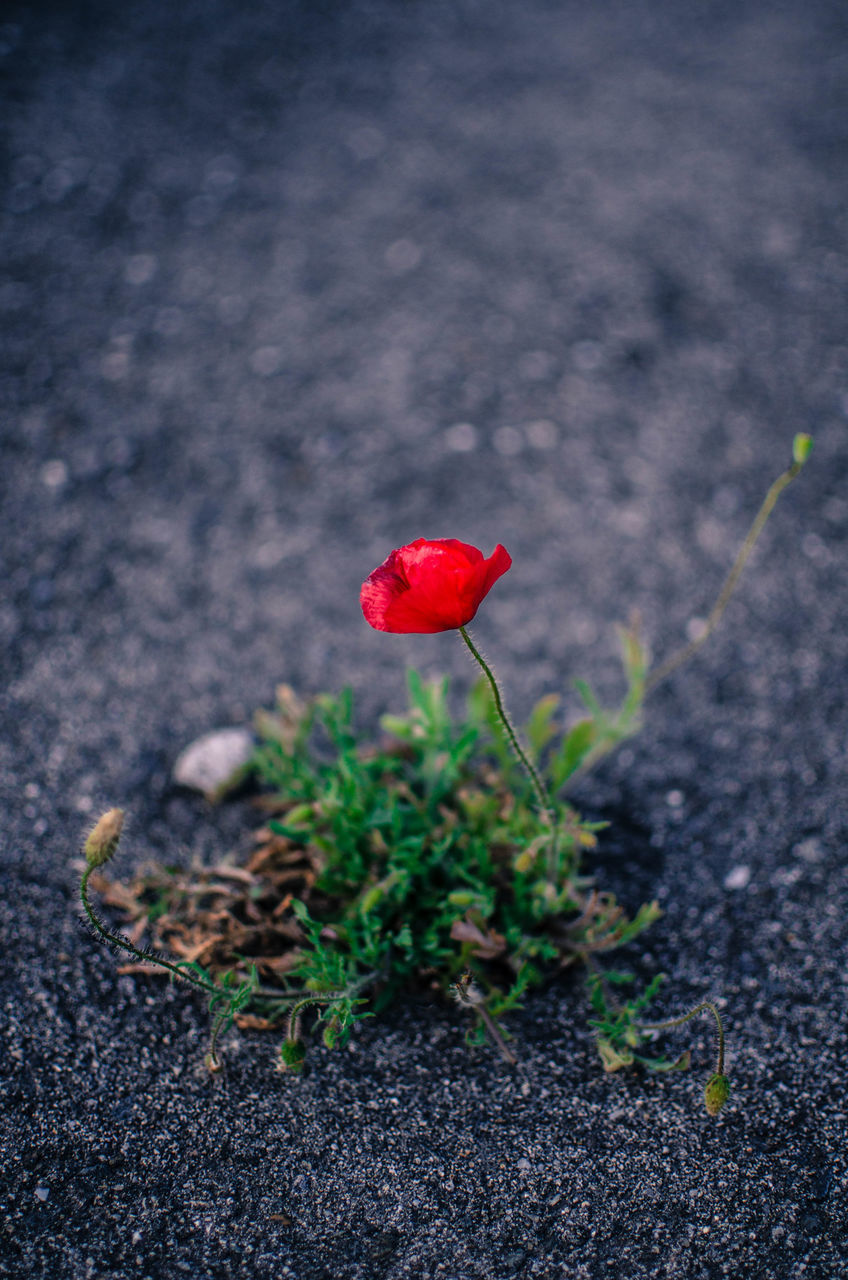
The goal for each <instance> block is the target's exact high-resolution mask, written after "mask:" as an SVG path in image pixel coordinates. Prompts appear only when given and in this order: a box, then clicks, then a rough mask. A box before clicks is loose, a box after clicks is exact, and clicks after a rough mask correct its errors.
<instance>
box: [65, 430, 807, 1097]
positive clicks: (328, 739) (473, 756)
mask: <svg viewBox="0 0 848 1280" xmlns="http://www.w3.org/2000/svg"><path fill="white" fill-rule="evenodd" d="M809 448H810V440H809V437H807V436H798V437H796V440H795V443H794V457H793V463H792V466H791V467H790V468H789V469H788V470H787V471H786V472H784V473H783V475H782V476H781V477H779V478H778V480H777V481H775V483H774V485H772V487H771V489H770V490H769V493H768V495H767V497H766V500H765V502H764V503H763V506H762V508H761V510H760V512H759V514H758V516H757V519H756V520H755V522H754V524H753V526H752V529H751V532H750V533H749V535H748V538H747V539H746V542H745V544H744V546H743V548H742V550H741V551H740V554H739V556H738V557H737V561H736V563H735V564H734V566H733V569H732V570H731V573H730V575H729V577H728V579H727V582H726V583H725V587H724V589H723V591H722V593H721V595H720V596H719V599H718V600H717V602H716V605H715V607H714V608H713V610H712V612H711V614H710V616H709V618H708V621H707V625H706V627H705V628H704V630H703V632H702V634H701V636H700V637H699V638H698V640H696V641H693V642H691V643H690V644H688V645H687V646H685V648H684V649H683V650H680V651H679V653H678V654H676V655H672V657H671V658H670V659H669V660H668V661H666V662H665V663H664V664H662V666H661V667H659V668H657V669H656V670H655V671H654V672H653V673H651V672H650V671H649V664H648V655H647V652H646V649H645V646H644V644H643V643H642V641H641V638H640V635H639V631H638V626H637V625H636V624H635V623H634V624H631V626H629V627H628V628H626V629H622V630H621V633H620V639H621V654H622V662H623V668H624V675H625V681H626V691H625V694H624V697H623V699H622V702H621V704H620V705H619V706H618V707H616V708H613V709H607V708H604V707H602V706H601V704H600V702H599V700H598V699H597V697H596V696H595V694H594V692H593V691H592V689H591V688H590V687H589V686H588V685H587V684H586V683H585V682H583V681H578V682H577V690H578V693H579V694H580V697H581V699H582V701H583V704H584V708H585V714H584V716H583V717H582V718H581V719H580V720H579V721H578V723H577V724H575V725H573V726H572V727H571V728H570V729H568V730H567V731H563V730H562V729H560V728H558V727H557V724H556V721H555V716H556V712H557V708H558V705H559V698H558V697H557V696H556V695H554V694H548V695H546V696H544V697H543V698H541V699H540V701H539V702H538V703H537V704H536V706H535V707H534V708H533V711H532V713H531V715H530V717H529V720H528V722H527V724H526V725H524V726H523V729H522V731H521V732H520V733H519V732H517V731H516V729H515V727H514V726H513V724H512V722H511V721H510V719H509V717H508V715H507V713H506V710H505V707H504V705H503V700H502V696H501V693H500V689H499V686H498V684H497V682H496V680H495V677H494V674H493V672H492V670H491V668H490V667H489V665H488V663H487V662H486V660H485V659H484V658H483V656H482V654H481V653H480V652H479V650H478V649H477V647H476V645H475V643H474V641H473V640H472V639H471V636H470V635H469V633H468V631H467V629H466V627H467V623H468V622H469V621H470V620H471V618H472V617H473V616H474V614H475V613H476V610H477V607H478V605H479V604H480V602H481V600H482V599H483V598H484V597H485V595H486V594H487V593H488V591H489V589H490V588H491V586H492V585H493V583H494V582H495V581H496V579H497V578H498V577H500V575H501V574H503V573H505V572H506V571H507V569H508V568H509V567H510V563H511V561H510V558H509V556H508V554H507V553H506V551H505V550H504V548H503V547H498V548H496V550H495V552H494V553H493V554H492V556H491V557H489V559H488V560H486V559H484V558H483V556H482V554H481V553H480V552H479V551H477V549H476V548H473V547H468V546H467V545H466V544H463V543H459V542H457V541H456V540H453V539H447V540H443V541H441V542H428V541H427V540H425V539H419V540H418V541H417V542H415V543H411V544H410V545H409V546H408V547H404V548H400V549H399V550H397V551H394V552H392V553H391V555H390V557H389V558H388V559H387V561H386V562H385V564H384V565H382V566H380V567H379V569H377V570H375V571H374V573H373V574H372V575H371V576H370V577H369V579H367V580H366V582H365V583H364V584H363V588H362V606H363V612H364V613H365V616H366V619H367V620H368V621H369V622H370V623H371V625H372V626H374V627H375V628H376V629H378V630H381V631H396V632H414V631H428V632H435V631H445V630H454V629H455V630H458V631H459V633H460V636H461V638H462V640H463V641H464V643H465V644H466V646H467V648H468V650H469V651H470V653H471V655H472V657H473V658H474V659H475V661H476V662H477V663H478V664H479V666H480V668H481V671H482V675H481V677H480V679H479V680H478V682H477V683H476V684H475V685H474V686H473V687H472V688H471V690H470V692H469V693H468V696H467V699H466V704H465V709H464V713H463V715H461V716H460V717H458V718H457V717H455V716H453V715H452V714H451V712H450V709H449V687H448V680H447V678H443V679H441V680H434V681H425V680H423V679H422V678H421V676H420V675H419V674H418V672H416V671H414V670H410V671H409V672H408V675H407V684H408V690H409V706H408V709H407V711H406V713H405V714H403V715H385V716H383V717H382V720H381V729H382V731H383V737H382V739H381V740H380V741H379V742H378V743H376V744H367V745H363V744H361V743H360V742H359V741H358V739H357V735H356V732H355V730H354V716H353V699H352V694H351V691H350V689H344V690H343V691H342V692H341V693H340V694H337V695H331V694H320V695H318V696H316V697H313V698H311V699H307V700H302V699H300V698H299V697H298V696H297V695H296V694H295V693H294V691H293V690H292V689H291V688H289V687H288V686H286V685H282V686H280V688H279V689H278V692H277V705H276V709H275V710H274V711H273V712H260V713H258V715H257V717H256V733H257V739H258V745H257V748H256V751H255V754H254V756H253V759H252V761H251V765H250V770H251V772H252V774H253V775H254V777H255V779H256V780H257V782H258V783H259V784H261V788H262V795H261V797H260V799H259V801H258V803H259V804H260V805H261V807H262V809H263V811H264V814H265V821H264V824H263V825H262V827H261V829H260V830H259V831H258V832H257V836H256V841H255V844H256V847H255V849H254V851H253V853H252V854H251V856H250V857H249V859H248V860H247V862H246V864H245V865H237V864H236V863H234V862H232V861H229V862H222V863H221V864H219V865H217V866H214V867H209V868H192V869H191V870H189V871H185V870H180V869H176V868H154V869H153V870H151V871H149V872H146V873H143V874H140V875H138V876H137V877H136V878H135V879H134V880H133V881H132V882H131V883H129V884H121V883H113V882H110V881H107V880H106V879H105V877H104V876H103V867H104V865H105V864H106V863H107V862H108V861H109V860H110V858H111V857H112V856H113V855H114V853H115V851H116V849H117V845H118V840H119V837H120V834H121V820H122V815H121V811H120V810H110V811H109V813H108V814H105V815H104V817H103V818H102V819H101V820H100V822H99V823H98V824H97V826H96V827H95V828H94V830H93V831H92V833H91V835H90V836H89V838H88V841H87V842H86V848H85V853H86V864H85V869H84V871H83V877H82V885H81V892H82V902H83V906H84V909H85V912H86V916H87V920H88V923H89V926H90V927H91V928H92V930H93V931H94V932H95V933H96V934H97V935H98V936H99V937H101V938H102V939H103V940H104V941H106V942H107V943H108V944H109V945H111V946H112V947H113V948H115V949H116V950H121V951H123V952H125V953H127V954H128V955H129V956H130V959H131V963H130V964H129V965H127V966H125V969H129V970H131V971H132V970H136V971H137V970H139V969H142V968H143V969H145V970H150V969H151V967H152V968H158V969H160V970H164V971H165V972H168V973H170V975H171V976H172V977H179V978H181V979H182V980H184V981H186V982H188V983H189V984H190V985H193V986H195V987H197V988H198V989H199V990H200V991H202V992H203V993H204V995H205V996H206V997H207V999H208V1001H209V1005H210V1009H211V1012H212V1018H213V1022H212V1037H211V1044H210V1049H209V1053H208V1055H207V1063H208V1065H209V1067H210V1069H211V1070H213V1071H217V1070H220V1068H221V1059H220V1056H219V1051H218V1044H219V1040H220V1036H221V1034H222V1033H223V1032H224V1031H225V1030H226V1029H227V1028H228V1027H229V1026H230V1025H232V1023H233V1022H234V1021H237V1022H238V1023H239V1025H241V1026H243V1027H257V1028H270V1027H277V1026H279V1027H281V1028H282V1030H283V1042H282V1046H281V1050H280V1058H279V1065H280V1068H281V1070H284V1071H287V1072H293V1073H297V1072H299V1071H300V1070H302V1068H303V1065H304V1061H305V1055H306V1049H305V1042H304V1034H305V1030H304V1024H305V1022H306V1021H307V1019H308V1020H309V1023H310V1026H311V1028H312V1029H313V1030H315V1029H317V1030H319V1031H320V1032H321V1034H322V1037H323V1040H324V1043H325V1044H326V1045H328V1046H329V1047H333V1046H336V1045H342V1044H344V1043H345V1042H346V1041H347V1039H348V1038H349V1036H350V1034H351V1032H352V1030H353V1028H354V1027H355V1025H356V1023H357V1022H358V1021H360V1020H361V1019H363V1018H367V1017H372V1016H374V1015H375V1014H377V1013H379V1012H380V1010H381V1009H383V1008H385V1007H386V1006H387V1005H389V1004H390V1003H392V1002H393V1001H395V1000H397V999H399V998H403V997H404V995H406V994H407V993H409V992H410V991H412V990H415V989H418V990H421V991H427V990H436V991H440V992H442V993H444V994H445V995H449V996H452V997H453V998H454V999H455V1000H456V1001H457V1002H458V1004H459V1005H460V1007H462V1008H463V1009H464V1010H466V1011H467V1012H468V1015H469V1018H470V1025H469V1028H468V1032H467V1038H468V1040H469V1042H470V1043H472V1044H481V1043H484V1042H486V1041H489V1042H491V1043H492V1044H493V1045H494V1046H496V1047H497V1049H498V1050H499V1051H500V1053H501V1054H502V1056H503V1057H504V1058H505V1059H506V1060H508V1061H511V1062H514V1061H515V1060H516V1058H515V1054H514V1051H513V1049H512V1047H511V1044H510V1041H511V1037H510V1033H509V1029H508V1026H507V1024H506V1015H508V1013H509V1012H510V1010H512V1009H514V1008H516V1007H517V1006H520V1004H521V1002H522V1000H523V999H524V997H525V995H526V993H527V992H528V991H529V990H531V989H532V988H534V987H537V986H539V985H540V984H541V983H543V982H546V981H548V980H549V979H550V978H551V976H552V975H554V974H556V973H558V972H560V971H562V970H563V969H565V968H567V967H570V966H573V965H575V964H578V963H582V964H583V965H584V966H586V969H587V981H588V991H589V1001H590V1006H591V1017H590V1024H591V1026H592V1029H593V1033H594V1036H595V1040H596V1044H597V1048H598V1052H599V1055H600V1057H601V1061H602V1063H603V1066H604V1068H605V1070H607V1071H615V1070H618V1069H619V1068H622V1067H626V1066H629V1065H631V1064H633V1063H639V1064H641V1065H642V1066H643V1067H644V1068H646V1069H647V1070H649V1071H669V1070H674V1069H679V1068H683V1067H685V1066H687V1065H688V1062H689V1055H688V1052H687V1053H684V1054H682V1055H681V1056H676V1057H667V1056H664V1055H659V1056H658V1055H657V1054H656V1053H655V1052H653V1050H652V1043H653V1039H654V1036H655V1034H656V1033H657V1032H658V1031H661V1030H665V1029H671V1028H672V1027H676V1026H680V1025H682V1024H683V1023H684V1022H687V1021H689V1019H690V1018H693V1017H695V1016H696V1015H697V1014H700V1013H702V1012H709V1013H711V1014H712V1015H713V1017H714V1018H715V1021H716V1025H717V1028H718V1058H717V1064H716V1069H715V1071H714V1073H713V1074H712V1075H711V1077H710V1080H709V1081H708V1084H707V1088H706V1092H705V1103H706V1107H707V1110H708V1111H709V1113H710V1114H711V1115H714V1114H716V1113H717V1112H718V1111H719V1110H720V1108H721V1107H722V1106H723V1105H724V1102H725V1101H726V1100H727V1097H728V1094H729V1085H728V1082H727V1077H726V1076H725V1074H724V1031H723V1027H722V1025H721V1019H720V1017H719V1014H718V1010H717V1009H716V1007H715V1004H714V1003H713V1002H712V1001H705V1002H703V1003H702V1004H700V1005H698V1006H696V1008H695V1009H693V1010H691V1011H689V1012H688V1013H686V1014H684V1015H683V1016H682V1017H681V1018H676V1019H672V1020H670V1021H669V1022H665V1023H649V1022H646V1021H644V1020H643V1014H644V1010H645V1009H646V1008H647V1006H648V1005H649V1004H650V1002H651V1001H652V999H653V997H654V996H655V995H656V992H657V989H658V987H659V985H660V983H661V982H662V981H663V978H664V975H662V974H660V975H657V977H655V978H654V979H653V981H652V982H650V983H649V985H648V986H647V988H646V989H645V990H644V991H643V992H641V993H638V992H636V991H634V990H633V983H634V979H633V975H632V974H630V973H629V972H622V971H620V970H618V969H613V968H608V967H606V956H607V954H608V953H609V952H611V951H613V950H614V949H616V948H620V947H622V946H624V945H626V944H627V943H629V942H631V941H632V940H633V939H634V938H636V937H637V936H638V935H639V934H641V933H642V932H643V931H644V930H645V929H647V928H648V927H649V926H650V925H651V924H652V923H653V922H654V921H655V920H656V919H657V918H658V916H659V914H660V912H659V908H658V906H657V904H656V902H648V903H645V904H643V905H642V906H640V907H639V908H638V909H637V910H636V911H635V912H632V913H631V914H629V915H628V914H627V913H626V911H625V909H624V908H623V907H622V906H621V905H620V904H619V903H618V902H617V901H616V899H615V897H614V896H613V895H612V894H611V893H609V892H606V891H603V890H601V889H599V888H598V887H597V886H595V884H594V883H593V882H592V880H591V879H590V878H589V877H587V876H586V875H585V874H584V872H583V869H582V861H583V857H584V854H585V853H586V851H587V850H590V849H593V848H594V847H595V845H596V843H597V838H598V832H599V831H601V830H602V829H603V827H604V826H605V825H606V824H604V823H597V822H586V821H584V819H583V818H582V817H581V815H580V814H579V813H578V812H577V810H576V809H575V808H574V807H573V806H572V805H571V804H570V803H569V801H568V800H567V799H565V798H564V791H565V789H566V788H567V786H568V784H570V783H573V782H574V780H575V779H576V778H577V777H578V776H579V775H580V774H582V773H584V772H585V771H586V770H587V769H588V768H590V767H591V766H592V765H594V764H595V763H596V762H597V761H598V760H599V759H601V757H602V756H603V755H605V754H606V753H607V752H609V751H610V750H612V749H613V748H614V747H615V746H617V745H618V744H619V743H620V742H622V741H623V740H624V739H626V738H629V737H632V736H633V735H634V734H636V733H638V731H639V729H640V727H641V724H642V714H643V704H644V700H645V697H646V695H647V693H649V692H650V690H651V689H652V688H653V687H655V685H656V683H657V682H658V680H659V679H661V678H663V677H664V676H665V675H667V674H669V673H670V671H672V670H674V669H675V668H676V667H677V666H679V665H680V663H681V662H682V661H684V660H686V659H687V658H688V657H690V656H691V654H692V653H693V652H694V650H695V649H696V648H697V647H698V646H699V645H700V644H701V643H703V641H704V640H705V639H706V638H707V636H708V635H709V634H710V632H711V631H712V630H713V629H714V627H715V626H716V625H717V623H718V621H719V619H720V617H721V614H722V613H723V610H724V607H725V606H726V604H727V601H728V600H729V598H730V594H731V592H732V590H733V588H734V587H735V585H736V581H737V580H738V577H739V575H740V573H741V570H742V568H743V566H744V563H745V561H746V559H747V557H748V555H749V554H750V551H751V548H752V547H753V545H754V542H755V541H756V538H757V537H758V536H759V532H760V530H761V529H762V527H763V525H764V523H765V520H766V519H767V517H768V515H769V513H770V511H771V509H772V507H773V506H774V503H775V501H776V500H777V496H778V495H779V493H780V491H781V489H782V488H784V487H785V485H786V484H788V483H789V481H790V480H791V479H793V478H794V476H795V475H797V473H798V471H799V470H800V468H801V466H802V465H803V462H804V461H805V460H806V457H807V455H808V454H809ZM90 884H91V886H93V887H95V888H96V889H97V890H98V891H99V892H100V893H101V894H102V895H103V896H104V899H105V901H106V902H107V903H108V904H110V905H112V906H116V907H119V908H121V909H122V910H123V912H124V915H125V918H126V920H127V928H128V931H129V932H128V934H122V933H118V932H116V931H114V930H112V929H110V928H109V927H108V926H107V925H106V924H105V923H104V922H103V921H102V920H101V919H100V917H99V915H98V914H97V913H96V911H95V910H94V908H93V907H92V905H91V901H90V896H89V886H90ZM145 939H146V942H145Z"/></svg>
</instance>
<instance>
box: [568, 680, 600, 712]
mask: <svg viewBox="0 0 848 1280" xmlns="http://www.w3.org/2000/svg"><path fill="white" fill-rule="evenodd" d="M574 687H575V689H576V690H577V692H578V693H579V694H580V697H581V698H582V699H583V703H584V705H585V706H586V707H588V709H589V710H590V711H591V713H592V715H593V716H594V717H595V719H596V720H603V719H604V712H603V708H602V706H601V704H600V702H598V699H597V698H596V697H595V693H594V690H593V689H592V686H591V685H590V684H589V682H588V681H587V680H575V681H574Z"/></svg>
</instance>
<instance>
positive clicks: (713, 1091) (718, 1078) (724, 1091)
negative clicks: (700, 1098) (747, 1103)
mask: <svg viewBox="0 0 848 1280" xmlns="http://www.w3.org/2000/svg"><path fill="white" fill-rule="evenodd" d="M729 1097H730V1081H729V1080H728V1078H727V1076H723V1075H720V1074H719V1073H718V1072H716V1073H715V1074H714V1075H711V1076H710V1078H709V1080H708V1081H707V1087H706V1088H705V1089H704V1103H705V1105H706V1108H707V1111H708V1112H709V1113H710V1115H711V1116H717V1115H718V1113H719V1111H721V1109H722V1107H723V1106H724V1104H725V1102H727V1099H728V1098H729Z"/></svg>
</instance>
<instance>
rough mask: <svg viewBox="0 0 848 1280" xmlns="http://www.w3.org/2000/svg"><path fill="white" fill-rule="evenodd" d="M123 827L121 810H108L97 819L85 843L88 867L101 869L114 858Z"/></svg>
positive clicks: (122, 812)
mask: <svg viewBox="0 0 848 1280" xmlns="http://www.w3.org/2000/svg"><path fill="white" fill-rule="evenodd" d="M123 825H124V811H123V809H109V811H108V812H107V813H104V814H103V816H102V817H101V818H99V819H98V821H97V823H96V824H95V826H94V828H93V829H92V831H91V834H90V835H89V837H88V839H87V840H86V842H85V850H84V852H85V860H86V862H87V863H88V865H89V866H90V867H102V866H103V865H104V864H105V863H107V862H108V861H109V859H110V858H111V857H113V856H114V854H115V850H116V849H117V847H118V841H119V840H120V838H121V831H122V829H123Z"/></svg>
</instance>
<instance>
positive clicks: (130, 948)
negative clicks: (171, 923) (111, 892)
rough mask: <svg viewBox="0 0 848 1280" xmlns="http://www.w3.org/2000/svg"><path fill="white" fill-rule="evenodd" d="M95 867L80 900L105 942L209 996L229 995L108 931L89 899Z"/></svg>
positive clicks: (84, 877) (84, 879)
mask: <svg viewBox="0 0 848 1280" xmlns="http://www.w3.org/2000/svg"><path fill="white" fill-rule="evenodd" d="M94 870H95V868H94V867H91V866H89V867H86V869H85V871H84V872H83V874H82V880H81V881H80V899H81V901H82V905H83V908H84V910H85V914H86V916H87V917H88V919H89V922H90V923H91V926H92V928H93V929H94V930H95V931H96V932H97V933H98V934H99V935H100V937H101V938H102V939H103V941H104V942H108V943H109V944H110V945H111V946H114V947H120V948H121V950H122V951H126V952H127V954H128V955H131V956H132V957H133V958H134V959H135V960H139V961H141V962H142V963H143V964H154V965H158V967H159V968H160V969H167V970H168V972H169V973H172V974H173V975H174V976H175V977H176V978H181V979H182V981H183V982H188V983H190V984H191V986H193V987H197V988H198V990H200V991H205V992H206V993H207V994H208V995H215V996H220V995H227V994H228V993H227V992H226V991H225V990H224V988H223V987H219V986H217V985H215V984H214V983H212V982H205V981H204V980H203V979H202V978H199V977H198V976H197V974H196V973H192V972H191V970H187V969H183V968H180V966H179V965H176V964H172V963H171V962H170V960H163V959H162V957H161V956H154V955H151V954H150V952H146V951H142V950H140V948H138V947H136V946H134V945H133V943H131V942H130V940H129V938H125V937H124V936H123V934H120V933H113V932H112V930H111V929H108V928H107V927H106V925H105V924H104V923H103V921H102V920H101V919H100V918H99V916H98V915H97V913H96V912H95V910H94V908H93V907H92V905H91V903H90V902H89V899H88V878H89V876H90V875H91V873H92V871H94Z"/></svg>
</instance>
